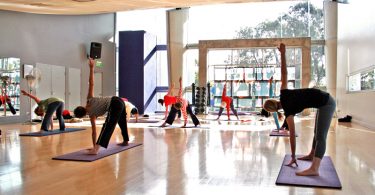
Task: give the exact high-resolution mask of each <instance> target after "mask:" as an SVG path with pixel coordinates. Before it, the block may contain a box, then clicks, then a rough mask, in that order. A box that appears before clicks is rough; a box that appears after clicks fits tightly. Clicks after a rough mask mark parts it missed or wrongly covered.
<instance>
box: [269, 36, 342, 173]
mask: <svg viewBox="0 0 375 195" xmlns="http://www.w3.org/2000/svg"><path fill="white" fill-rule="evenodd" d="M278 49H279V51H280V54H281V91H280V100H275V99H269V100H266V101H265V103H264V105H263V107H264V109H265V110H267V111H268V112H277V111H278V110H279V109H283V110H284V113H285V117H286V119H285V120H286V121H287V123H288V126H289V131H290V133H289V137H290V139H289V140H290V147H291V151H292V156H291V157H292V158H291V161H290V162H289V163H288V164H287V165H288V166H292V165H293V164H295V165H296V166H298V164H297V160H296V156H295V152H296V137H295V125H294V115H295V114H297V113H300V112H302V111H303V110H304V109H306V108H316V109H317V111H316V116H315V128H314V138H313V143H312V149H311V151H310V154H308V155H307V156H304V157H301V158H299V160H312V164H311V166H310V167H309V168H308V169H306V170H303V171H300V172H296V175H299V176H315V175H319V167H320V162H321V160H322V158H323V156H324V153H325V151H326V139H327V134H328V129H329V127H330V124H331V120H332V117H333V113H334V112H335V108H336V103H335V100H334V99H333V98H332V96H330V95H329V94H328V93H326V92H324V91H321V90H319V89H313V88H305V89H288V84H287V83H288V72H287V67H286V66H287V65H286V58H285V51H286V50H285V45H284V44H283V43H281V44H280V47H279V48H278Z"/></svg>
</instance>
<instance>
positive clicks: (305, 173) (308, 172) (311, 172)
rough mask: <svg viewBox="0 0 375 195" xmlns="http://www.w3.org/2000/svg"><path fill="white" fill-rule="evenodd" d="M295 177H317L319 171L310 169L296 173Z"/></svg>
mask: <svg viewBox="0 0 375 195" xmlns="http://www.w3.org/2000/svg"><path fill="white" fill-rule="evenodd" d="M296 175H297V176H319V171H318V170H314V169H312V168H311V167H310V168H308V169H306V170H304V171H300V172H296Z"/></svg>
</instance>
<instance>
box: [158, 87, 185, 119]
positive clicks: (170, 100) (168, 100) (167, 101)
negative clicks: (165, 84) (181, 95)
mask: <svg viewBox="0 0 375 195" xmlns="http://www.w3.org/2000/svg"><path fill="white" fill-rule="evenodd" d="M173 88H174V83H172V86H171V87H169V89H168V93H167V94H166V95H165V96H164V99H159V100H158V102H159V103H160V104H161V105H162V106H163V104H164V106H165V112H164V118H163V120H165V119H167V116H168V106H173V104H175V103H176V100H177V99H176V97H175V96H173V95H172V89H173ZM177 113H178V118H181V110H179V111H178V112H177Z"/></svg>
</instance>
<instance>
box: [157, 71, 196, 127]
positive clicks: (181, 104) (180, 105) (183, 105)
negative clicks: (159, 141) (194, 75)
mask: <svg viewBox="0 0 375 195" xmlns="http://www.w3.org/2000/svg"><path fill="white" fill-rule="evenodd" d="M179 82H180V89H179V93H178V96H176V103H175V104H173V105H172V106H171V111H170V112H169V114H168V117H167V120H166V121H165V122H164V123H163V124H162V125H161V127H165V126H166V125H167V123H168V124H170V125H172V123H173V121H174V119H175V118H176V114H177V112H178V111H179V110H181V112H182V116H184V126H182V127H186V124H187V122H188V117H187V114H188V113H189V115H190V117H191V119H192V120H193V123H194V125H195V126H198V125H199V124H200V122H199V120H198V118H197V116H195V114H194V113H193V110H192V109H191V107H190V105H189V102H188V101H187V100H186V99H184V98H183V97H182V78H181V77H180V79H179Z"/></svg>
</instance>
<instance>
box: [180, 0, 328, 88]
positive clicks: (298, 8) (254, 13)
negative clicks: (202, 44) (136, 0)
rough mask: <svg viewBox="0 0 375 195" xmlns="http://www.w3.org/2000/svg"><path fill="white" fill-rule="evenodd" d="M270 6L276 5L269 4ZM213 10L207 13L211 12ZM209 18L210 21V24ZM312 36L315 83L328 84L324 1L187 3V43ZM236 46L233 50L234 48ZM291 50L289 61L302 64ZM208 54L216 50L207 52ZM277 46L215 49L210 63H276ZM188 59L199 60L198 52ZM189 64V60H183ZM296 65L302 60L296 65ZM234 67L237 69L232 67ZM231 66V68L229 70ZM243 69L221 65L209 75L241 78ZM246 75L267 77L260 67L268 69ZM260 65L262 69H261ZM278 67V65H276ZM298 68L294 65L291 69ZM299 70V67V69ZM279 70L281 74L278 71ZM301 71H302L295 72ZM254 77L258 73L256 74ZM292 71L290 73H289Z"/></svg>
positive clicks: (312, 70) (299, 58)
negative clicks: (188, 6)
mask: <svg viewBox="0 0 375 195" xmlns="http://www.w3.org/2000/svg"><path fill="white" fill-rule="evenodd" d="M271 8H272V10H270V9H271ZM208 12H209V14H208ZM207 24H210V25H207ZM292 37H311V39H312V40H313V42H312V47H311V80H313V82H312V84H313V86H314V87H319V88H321V89H323V90H325V89H326V75H325V67H326V66H325V60H324V59H325V54H324V17H323V1H321V0H309V1H280V2H261V3H241V4H225V5H214V6H212V5H210V6H199V7H192V8H190V9H189V26H188V42H189V44H190V46H192V47H189V48H193V49H195V48H194V45H195V44H196V43H198V41H199V40H213V39H261V38H292ZM233 52H235V53H233ZM290 52H296V53H295V54H291V55H289V57H292V58H291V59H288V65H289V66H295V65H296V64H301V61H298V60H301V59H302V58H301V56H302V53H301V50H291V51H290ZM208 55H213V54H212V53H209V54H208ZM277 55H278V53H277V51H275V50H274V48H269V49H264V50H252V49H242V50H240V49H238V50H236V51H234V50H221V51H215V57H210V56H208V58H209V61H208V64H216V65H220V64H222V65H226V64H232V65H238V66H240V65H243V64H256V65H262V64H276V63H277V62H276V60H277V58H275V57H274V56H277ZM189 57H190V58H194V59H190V61H194V60H198V53H197V54H196V56H192V55H190V56H189ZM185 66H191V64H185ZM297 67H298V66H297ZM233 70H234V69H233ZM230 71H231V70H227V73H228V72H230ZM241 71H242V70H240V69H239V70H236V72H235V73H233V74H232V73H230V77H228V75H223V70H215V71H214V72H213V74H214V76H213V75H210V79H212V78H213V77H215V80H224V79H228V80H238V77H240V75H241V74H242V73H241ZM250 71H254V72H255V73H254V74H253V73H252V74H248V73H247V74H246V75H245V79H258V80H259V79H266V78H260V77H261V76H262V77H263V76H265V77H267V74H264V73H261V72H259V71H267V69H257V68H254V69H248V70H247V72H250ZM257 71H258V72H257ZM276 71H278V70H276ZM293 71H295V70H294V69H293V70H290V72H293ZM296 71H299V70H296ZM275 76H276V77H278V76H280V72H276V73H275ZM297 76H299V75H297ZM253 77H254V78H253ZM291 77H294V74H293V73H291V75H290V78H291ZM295 80H296V81H295V84H296V87H299V86H301V83H300V80H301V78H295Z"/></svg>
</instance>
